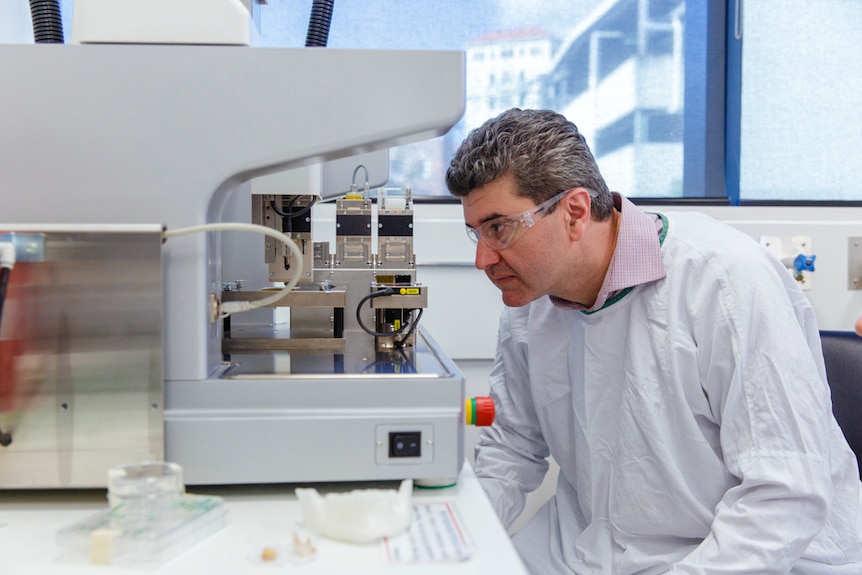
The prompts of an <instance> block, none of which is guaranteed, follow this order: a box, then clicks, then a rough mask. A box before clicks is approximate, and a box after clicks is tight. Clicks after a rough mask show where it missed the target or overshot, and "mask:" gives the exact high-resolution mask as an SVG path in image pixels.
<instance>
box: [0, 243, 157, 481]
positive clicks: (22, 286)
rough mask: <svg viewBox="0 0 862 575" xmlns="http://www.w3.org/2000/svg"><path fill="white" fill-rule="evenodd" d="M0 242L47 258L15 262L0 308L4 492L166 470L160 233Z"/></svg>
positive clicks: (0, 458)
mask: <svg viewBox="0 0 862 575" xmlns="http://www.w3.org/2000/svg"><path fill="white" fill-rule="evenodd" d="M0 232H2V235H3V236H5V237H7V238H8V237H10V236H17V237H35V236H38V237H39V238H41V242H40V245H41V246H42V249H43V252H42V253H41V256H40V257H39V258H36V261H27V260H26V259H24V260H23V261H21V258H19V262H18V263H17V264H16V265H15V267H14V268H13V269H12V270H11V275H10V284H9V286H8V289H7V293H6V298H5V302H4V304H5V305H4V307H3V316H2V325H0V429H2V430H3V432H5V433H8V434H10V435H11V443H10V444H9V445H6V446H2V447H0V486H2V487H5V488H14V487H18V488H24V487H26V488H33V487H38V488H42V487H98V486H103V485H104V483H105V478H106V476H107V470H108V468H110V467H112V466H115V465H118V464H121V463H126V462H128V461H136V460H160V459H162V457H163V454H164V447H163V445H164V430H163V425H162V398H163V389H164V383H163V382H164V380H163V367H162V350H163V348H162V308H163V305H162V264H161V228H160V227H159V226H74V227H72V226H67V227H65V228H64V227H62V226H51V227H46V228H42V229H40V228H38V227H35V228H33V227H29V228H27V229H25V230H18V231H15V229H14V228H12V227H5V228H3V229H2V230H0ZM0 241H2V240H0ZM30 245H34V246H35V245H36V244H35V243H31V244H30Z"/></svg>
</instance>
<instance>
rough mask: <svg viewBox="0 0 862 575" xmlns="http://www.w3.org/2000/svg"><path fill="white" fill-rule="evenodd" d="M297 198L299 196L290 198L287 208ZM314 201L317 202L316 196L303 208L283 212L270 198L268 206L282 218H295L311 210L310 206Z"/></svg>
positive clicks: (291, 206) (291, 205)
mask: <svg viewBox="0 0 862 575" xmlns="http://www.w3.org/2000/svg"><path fill="white" fill-rule="evenodd" d="M297 199H299V196H294V199H292V200H291V201H290V204H288V208H293V204H294V203H295V202H296V200H297ZM316 203H317V198H312V199H311V202H310V203H309V204H308V205H307V206H305V207H304V208H302V209H300V210H299V211H298V212H283V211H281V210H280V209H278V207H277V206H276V205H275V200H270V202H269V207H271V208H272V209H273V211H274V212H275V213H277V214H278V215H280V216H281V217H283V218H297V217H299V216H303V215H305V214H307V213H308V212H309V211H310V210H311V207H312V206H313V205H314V204H316Z"/></svg>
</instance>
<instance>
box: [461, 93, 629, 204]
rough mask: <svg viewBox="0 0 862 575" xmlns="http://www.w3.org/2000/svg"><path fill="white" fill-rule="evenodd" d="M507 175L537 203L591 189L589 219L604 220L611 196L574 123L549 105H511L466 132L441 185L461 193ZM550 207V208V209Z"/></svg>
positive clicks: (525, 194)
mask: <svg viewBox="0 0 862 575" xmlns="http://www.w3.org/2000/svg"><path fill="white" fill-rule="evenodd" d="M508 174H512V176H514V178H515V181H516V182H517V185H518V190H517V192H518V194H519V195H522V196H527V197H530V198H532V199H533V201H534V202H536V204H540V203H541V202H543V201H545V200H547V199H549V198H551V197H552V196H554V195H556V194H558V193H559V192H562V191H565V190H569V189H572V188H579V187H582V188H587V189H589V190H590V191H591V194H590V195H591V196H592V197H593V199H592V207H591V210H590V211H591V215H592V217H593V219H596V220H600V221H601V220H605V219H606V218H607V217H609V216H610V214H611V211H612V210H613V198H612V197H611V193H610V191H609V190H608V186H607V184H606V183H605V180H604V178H602V175H601V173H600V172H599V167H598V165H597V164H596V160H595V158H594V157H593V154H592V153H591V152H590V148H589V147H588V146H587V142H586V140H585V139H584V137H583V135H582V134H581V133H580V132H579V131H578V127H577V126H575V125H574V124H573V123H572V122H570V121H568V120H567V119H566V118H565V117H564V116H562V115H560V114H558V113H556V112H553V111H551V110H520V109H518V108H512V109H510V110H507V111H505V112H503V113H502V114H500V115H499V116H497V117H496V118H491V119H490V120H488V121H487V122H485V123H484V124H482V126H480V127H479V128H476V129H475V130H473V131H471V132H470V133H469V134H468V135H467V137H466V138H465V139H464V141H463V142H462V143H461V146H460V147H459V148H458V151H457V152H455V156H454V157H453V158H452V161H451V162H450V163H449V169H448V170H446V187H448V188H449V192H450V193H451V194H452V195H453V196H457V197H464V196H467V195H469V194H470V192H472V191H473V190H475V189H476V188H480V187H482V186H484V185H486V184H489V183H491V182H493V181H494V180H496V179H498V178H500V177H502V176H505V175H508ZM548 211H549V212H550V211H553V208H551V209H550V210H548Z"/></svg>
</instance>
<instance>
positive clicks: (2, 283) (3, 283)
mask: <svg viewBox="0 0 862 575" xmlns="http://www.w3.org/2000/svg"><path fill="white" fill-rule="evenodd" d="M10 274H11V272H10V271H9V268H7V267H3V268H0V325H3V302H5V301H6V287H7V286H8V285H9V275H10Z"/></svg>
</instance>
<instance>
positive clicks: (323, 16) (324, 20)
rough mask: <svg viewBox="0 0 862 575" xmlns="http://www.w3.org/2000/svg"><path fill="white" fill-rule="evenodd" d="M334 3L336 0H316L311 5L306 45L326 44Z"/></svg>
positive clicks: (322, 45)
mask: <svg viewBox="0 0 862 575" xmlns="http://www.w3.org/2000/svg"><path fill="white" fill-rule="evenodd" d="M334 3H335V0H314V4H313V5H312V6H311V18H310V19H309V21H308V34H306V36H305V46H306V47H313V46H319V47H325V46H326V41H327V39H328V38H329V23H330V22H331V21H332V5H333V4H334Z"/></svg>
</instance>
